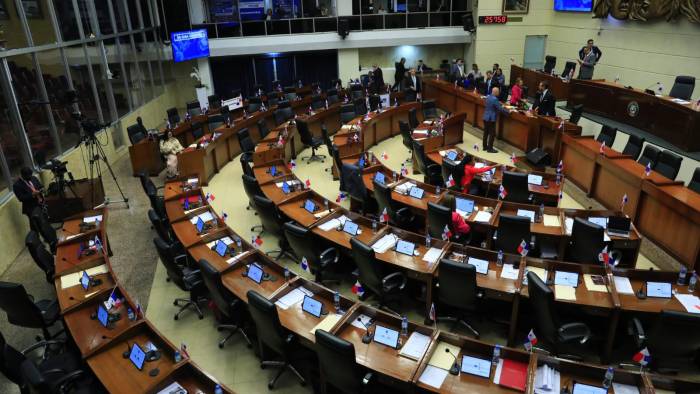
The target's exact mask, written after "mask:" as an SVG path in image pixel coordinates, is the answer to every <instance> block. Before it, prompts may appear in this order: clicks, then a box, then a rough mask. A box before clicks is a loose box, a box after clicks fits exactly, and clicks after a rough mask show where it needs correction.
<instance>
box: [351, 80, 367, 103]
mask: <svg viewBox="0 0 700 394" xmlns="http://www.w3.org/2000/svg"><path fill="white" fill-rule="evenodd" d="M364 97H365V92H364V90H362V85H360V84H352V85H350V100H355V99H358V98H364Z"/></svg>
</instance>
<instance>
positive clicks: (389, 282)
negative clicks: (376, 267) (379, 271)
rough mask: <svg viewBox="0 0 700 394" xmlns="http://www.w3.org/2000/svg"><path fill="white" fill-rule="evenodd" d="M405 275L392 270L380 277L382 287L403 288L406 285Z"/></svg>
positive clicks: (386, 288) (385, 288)
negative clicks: (390, 272) (391, 272)
mask: <svg viewBox="0 0 700 394" xmlns="http://www.w3.org/2000/svg"><path fill="white" fill-rule="evenodd" d="M406 281H407V280H406V276H405V275H404V274H402V273H401V272H394V273H393V274H389V275H387V276H385V277H384V278H382V288H383V289H384V290H388V289H390V288H398V289H399V290H403V288H404V287H406Z"/></svg>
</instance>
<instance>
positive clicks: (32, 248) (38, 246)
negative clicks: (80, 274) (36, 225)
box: [24, 231, 56, 284]
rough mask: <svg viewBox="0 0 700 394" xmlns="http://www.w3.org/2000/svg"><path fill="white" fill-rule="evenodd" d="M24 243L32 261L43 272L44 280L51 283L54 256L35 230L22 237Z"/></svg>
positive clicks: (53, 271)
mask: <svg viewBox="0 0 700 394" xmlns="http://www.w3.org/2000/svg"><path fill="white" fill-rule="evenodd" d="M24 245H25V246H26V247H27V250H29V254H30V255H31V256H32V260H34V263H36V265H37V266H38V267H39V269H41V271H42V272H44V275H45V276H46V282H48V283H49V284H53V282H54V280H53V275H54V273H55V272H56V265H55V263H54V257H53V255H51V253H49V251H48V250H46V248H45V247H44V244H43V243H42V242H41V240H40V239H39V234H38V233H37V232H36V231H30V232H29V233H28V234H27V236H26V237H25V238H24Z"/></svg>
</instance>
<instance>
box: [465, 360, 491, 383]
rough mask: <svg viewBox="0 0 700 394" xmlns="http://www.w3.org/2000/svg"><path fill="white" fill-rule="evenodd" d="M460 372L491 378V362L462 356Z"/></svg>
mask: <svg viewBox="0 0 700 394" xmlns="http://www.w3.org/2000/svg"><path fill="white" fill-rule="evenodd" d="M461 370H462V372H464V373H468V374H470V375H475V376H481V377H482V378H486V379H488V378H489V377H490V376H491V360H484V359H481V358H477V357H472V356H462V368H461Z"/></svg>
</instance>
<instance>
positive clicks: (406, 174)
mask: <svg viewBox="0 0 700 394" xmlns="http://www.w3.org/2000/svg"><path fill="white" fill-rule="evenodd" d="M401 176H408V168H406V165H405V164H404V163H401Z"/></svg>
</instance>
